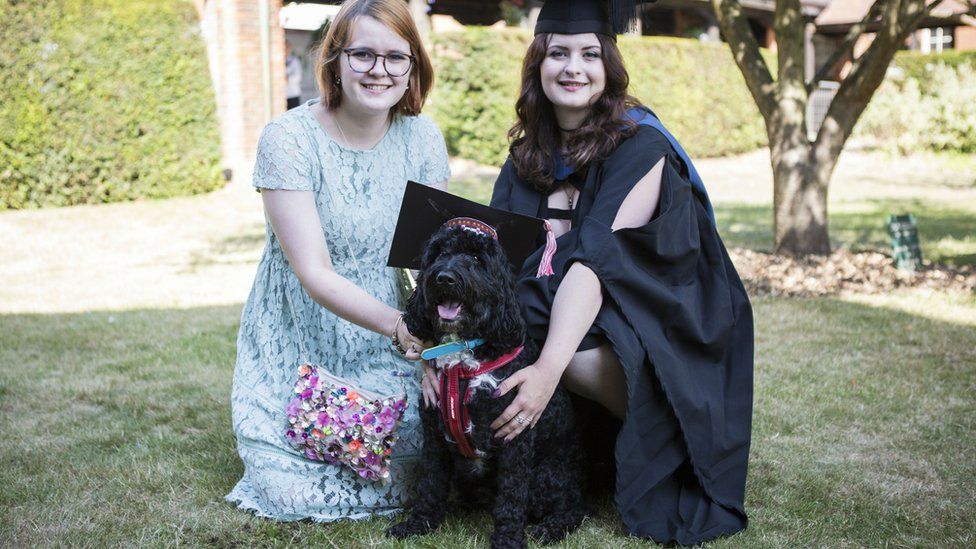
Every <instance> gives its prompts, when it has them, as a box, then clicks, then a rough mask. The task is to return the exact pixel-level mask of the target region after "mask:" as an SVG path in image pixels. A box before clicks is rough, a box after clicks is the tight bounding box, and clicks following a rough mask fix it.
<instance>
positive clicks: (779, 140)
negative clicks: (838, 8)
mask: <svg viewBox="0 0 976 549" xmlns="http://www.w3.org/2000/svg"><path fill="white" fill-rule="evenodd" d="M943 1H944V0H874V1H873V2H872V3H871V4H870V5H869V8H868V13H867V14H866V15H865V16H864V19H863V20H862V21H861V22H860V23H859V24H857V25H855V26H854V27H852V29H851V31H850V32H849V33H848V36H847V37H846V38H845V40H844V43H843V44H842V45H841V46H840V47H839V48H838V49H839V50H847V48H848V47H849V46H850V45H851V44H853V43H854V42H855V40H856V39H857V38H858V37H859V36H860V35H861V34H862V33H863V32H864V31H865V30H866V29H867V28H868V26H869V25H870V24H871V23H873V22H875V21H877V20H878V18H880V26H879V28H878V29H877V31H875V33H874V35H875V36H874V39H873V40H872V42H871V45H870V46H869V47H868V50H867V51H866V52H865V53H864V54H863V55H861V56H860V57H858V58H857V59H856V60H855V62H854V67H853V69H852V70H851V72H850V74H848V76H847V77H845V78H844V80H843V81H842V82H841V84H840V88H839V89H838V91H837V94H836V95H835V96H834V99H833V101H832V102H831V104H830V108H829V109H828V110H827V114H826V115H825V117H824V120H823V124H822V125H821V128H820V132H819V133H818V135H817V138H816V139H815V140H814V141H813V142H812V143H811V142H810V139H809V138H808V137H807V135H806V107H807V103H808V102H809V99H810V98H809V91H810V90H812V89H813V88H814V87H815V86H816V81H817V80H818V77H819V76H822V74H818V77H815V78H813V80H812V81H810V82H807V76H808V74H807V73H808V72H809V69H808V67H807V62H806V61H807V55H808V53H809V52H807V51H806V50H805V47H804V46H805V41H804V33H805V31H806V28H807V25H808V23H807V22H806V21H805V20H804V18H803V15H802V12H801V9H800V8H801V2H800V0H777V1H776V11H775V14H774V16H773V27H774V29H775V32H776V40H777V44H778V47H779V53H778V55H777V62H778V69H779V70H778V71H777V72H778V74H777V79H776V80H774V79H773V78H772V75H771V74H770V71H769V67H767V66H766V62H765V60H764V59H763V57H762V55H761V54H760V52H759V44H758V43H757V42H756V39H755V37H754V36H753V35H752V31H751V29H750V28H749V25H748V21H747V18H746V15H745V13H744V11H743V9H742V6H741V5H740V3H739V0H711V3H712V7H713V9H714V11H715V14H716V17H717V18H718V22H719V26H720V27H721V28H722V33H723V34H724V35H725V38H726V40H728V42H729V48H730V49H731V51H732V56H733V58H734V59H735V62H736V65H738V67H739V70H740V71H741V72H742V75H743V77H745V81H746V86H747V87H748V88H749V92H750V93H751V94H752V97H753V99H754V100H755V102H756V106H758V107H759V112H760V113H761V114H762V117H763V120H764V121H765V123H766V134H767V135H768V136H769V150H770V161H771V164H772V168H773V209H774V236H775V242H774V247H775V250H776V252H777V253H787V254H792V255H804V254H829V253H830V238H829V236H828V232H827V186H828V184H829V183H830V177H831V175H832V174H833V172H834V168H835V167H836V165H837V159H838V157H839V156H840V153H841V151H842V150H843V148H844V143H846V142H847V139H848V138H849V137H850V135H851V132H852V131H853V130H854V124H856V123H857V119H858V117H860V115H861V113H862V112H863V111H864V108H865V107H866V106H867V104H868V102H869V101H870V100H871V97H872V95H874V91H875V90H876V89H877V88H878V86H879V85H880V84H881V81H882V80H883V79H884V75H885V70H886V69H887V67H888V65H889V63H890V62H891V59H892V57H893V56H894V55H895V52H896V51H897V50H898V48H899V47H900V46H901V45H902V44H903V43H904V41H905V38H906V37H907V36H908V35H909V34H910V33H911V32H912V30H914V29H915V28H916V27H917V26H918V24H919V23H920V22H921V21H922V20H923V19H924V18H925V17H926V16H927V15H928V14H929V13H931V10H932V9H933V8H935V7H936V6H938V5H939V4H941V3H942V2H943ZM840 55H842V53H838V54H836V55H835V56H831V59H830V60H828V63H827V65H828V66H826V67H825V68H823V69H821V70H822V71H827V70H830V69H831V68H832V65H833V64H834V63H835V61H836V60H837V59H838V58H839V56H840Z"/></svg>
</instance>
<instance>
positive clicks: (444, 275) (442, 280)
mask: <svg viewBox="0 0 976 549" xmlns="http://www.w3.org/2000/svg"><path fill="white" fill-rule="evenodd" d="M436 280H437V284H438V285H439V286H454V285H455V284H457V282H458V281H457V278H455V277H454V274H453V273H450V272H446V271H441V272H440V273H437V278H436Z"/></svg>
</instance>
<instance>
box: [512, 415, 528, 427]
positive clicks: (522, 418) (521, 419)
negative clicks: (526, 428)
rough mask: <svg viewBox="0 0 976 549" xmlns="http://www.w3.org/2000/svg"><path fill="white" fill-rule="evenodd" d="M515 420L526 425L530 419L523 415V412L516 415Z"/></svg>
mask: <svg viewBox="0 0 976 549" xmlns="http://www.w3.org/2000/svg"><path fill="white" fill-rule="evenodd" d="M515 421H517V422H518V424H519V425H525V424H526V422H528V421H529V420H528V418H525V417H522V414H519V415H517V416H515Z"/></svg>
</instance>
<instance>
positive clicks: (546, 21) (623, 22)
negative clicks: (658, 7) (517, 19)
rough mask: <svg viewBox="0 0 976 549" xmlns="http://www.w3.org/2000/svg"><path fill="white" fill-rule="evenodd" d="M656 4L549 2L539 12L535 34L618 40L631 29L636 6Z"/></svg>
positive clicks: (585, 0)
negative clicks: (592, 34)
mask: <svg viewBox="0 0 976 549" xmlns="http://www.w3.org/2000/svg"><path fill="white" fill-rule="evenodd" d="M655 1H656V0H548V1H547V2H546V3H545V4H544V5H543V6H542V9H541V10H539V17H538V18H537V19H536V23H535V34H542V33H554V34H586V33H590V32H592V33H596V34H603V35H605V36H610V37H615V36H616V35H617V34H620V33H622V32H624V31H626V30H627V29H628V27H629V26H630V24H631V21H633V19H634V17H635V16H636V14H637V6H639V5H640V4H648V3H652V2H655Z"/></svg>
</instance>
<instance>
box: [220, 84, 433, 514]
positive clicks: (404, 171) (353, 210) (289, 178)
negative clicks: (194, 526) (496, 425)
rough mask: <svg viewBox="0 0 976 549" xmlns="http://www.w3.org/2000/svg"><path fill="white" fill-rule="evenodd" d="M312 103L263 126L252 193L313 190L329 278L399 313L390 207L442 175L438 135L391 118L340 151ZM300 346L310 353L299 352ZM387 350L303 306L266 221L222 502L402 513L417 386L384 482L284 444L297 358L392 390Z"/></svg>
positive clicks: (419, 121) (411, 383) (415, 455)
mask: <svg viewBox="0 0 976 549" xmlns="http://www.w3.org/2000/svg"><path fill="white" fill-rule="evenodd" d="M314 102H315V101H314V100H313V101H311V102H309V103H307V104H305V105H301V106H299V107H298V108H295V109H292V110H290V111H288V112H286V113H285V114H283V115H282V116H280V117H278V118H277V119H275V120H274V121H272V122H271V123H270V124H268V125H267V127H265V129H264V131H263V132H262V134H261V138H260V142H259V144H258V152H257V162H256V164H255V167H254V186H255V187H258V188H259V189H260V188H264V189H293V190H311V191H313V192H314V193H315V201H316V205H317V206H318V213H319V219H320V221H321V223H322V227H323V230H324V233H325V237H326V241H327V242H328V245H329V252H330V254H331V256H332V262H333V265H334V266H335V269H336V271H337V272H338V273H339V274H341V275H343V276H345V277H346V278H348V279H349V280H351V281H353V282H354V283H356V284H357V285H359V286H360V287H361V288H363V289H365V290H366V291H367V292H369V293H370V294H371V295H373V296H374V297H376V298H377V299H379V300H381V301H383V302H385V303H388V304H390V305H391V306H393V307H397V308H402V303H400V295H399V293H398V290H397V283H396V275H395V272H394V270H393V269H391V268H388V267H387V266H386V259H387V255H388V253H389V249H390V241H391V240H392V238H393V231H394V227H395V225H396V219H397V215H398V213H399V209H400V200H401V199H402V197H403V190H404V188H405V186H406V183H407V180H413V181H418V182H420V183H426V184H430V183H436V182H441V181H446V180H447V179H448V177H449V175H450V172H449V168H448V163H447V150H446V148H445V146H444V138H443V136H442V135H441V133H440V131H439V130H438V129H437V127H436V126H435V125H434V123H433V122H431V120H430V119H428V118H426V117H424V116H416V117H414V116H397V117H395V119H394V122H393V124H392V125H391V126H390V129H389V131H388V132H387V134H386V136H385V137H384V138H383V139H382V140H381V141H380V142H379V143H378V144H377V145H376V146H375V147H374V148H373V149H371V150H366V151H363V150H352V149H346V148H343V147H342V146H340V145H339V144H338V143H337V142H336V141H334V140H333V139H332V138H331V137H330V136H329V135H328V134H326V133H325V132H324V131H323V130H322V129H321V127H320V126H319V125H318V123H317V122H316V120H315V118H314V117H313V115H312V112H311V110H309V107H310V106H311V105H312V104H314ZM353 256H354V257H353ZM289 302H290V304H291V306H289ZM292 308H294V311H295V316H296V317H297V318H292V312H291V310H292ZM299 338H301V343H304V347H305V348H306V349H307V355H308V356H301V355H302V351H301V347H302V345H301V344H300V339H299ZM388 346H389V339H388V338H387V337H385V336H382V335H379V334H375V333H373V332H370V331H368V330H366V329H363V328H360V327H359V326H356V325H354V324H352V323H350V322H347V321H345V320H343V319H341V318H339V317H338V316H336V315H334V314H333V313H331V312H329V311H328V310H327V309H325V308H324V307H322V306H320V305H318V304H317V303H315V302H314V301H312V299H311V298H310V297H309V296H308V294H306V293H305V291H304V289H303V288H302V286H301V284H300V283H299V281H298V279H297V278H296V276H295V274H294V272H293V271H292V270H291V267H290V266H289V265H288V261H287V260H286V259H285V256H284V254H283V253H282V250H281V246H280V245H279V243H278V240H277V239H276V238H275V235H274V233H273V232H272V230H271V226H270V225H267V229H266V239H265V248H264V253H263V255H262V257H261V261H260V263H259V265H258V270H257V275H256V276H255V279H254V287H253V288H252V289H251V294H250V296H249V297H248V299H247V303H246V304H245V306H244V312H243V315H242V317H241V328H240V332H239V334H238V339H237V363H236V365H235V367H234V381H233V393H232V395H231V406H232V412H233V422H234V433H235V434H236V435H237V449H238V453H239V454H240V457H241V460H242V461H243V462H244V476H243V478H241V480H240V482H238V483H237V486H235V487H234V489H233V490H232V491H231V492H230V493H229V494H227V496H226V499H227V500H228V501H230V502H232V503H235V504H237V505H238V506H239V507H240V508H242V509H247V510H250V511H253V512H255V513H256V514H257V515H259V516H263V517H269V518H274V519H278V520H297V519H304V518H310V519H312V520H316V521H332V520H337V519H343V518H349V519H358V518H365V517H368V516H371V515H385V514H389V513H393V512H396V511H398V510H400V508H401V506H402V505H403V503H404V502H405V499H406V498H407V496H408V495H409V489H410V486H411V484H412V478H413V470H414V465H415V464H416V462H417V460H418V459H419V452H420V446H421V444H422V437H423V435H422V431H421V429H420V421H419V417H418V402H419V401H420V398H419V384H418V383H417V380H416V379H414V378H405V381H406V383H407V393H408V398H409V407H408V408H407V412H406V415H405V417H404V420H403V423H402V424H401V427H400V434H401V435H400V442H399V443H398V444H397V446H396V448H395V450H394V453H393V454H392V458H393V461H392V464H391V468H390V471H391V476H392V477H393V479H394V481H393V482H391V483H390V484H387V485H383V484H379V483H376V482H372V481H367V480H363V479H361V478H359V476H358V475H356V473H355V472H353V471H352V470H350V469H348V468H346V467H344V466H339V465H329V464H325V463H320V462H315V461H310V460H308V459H306V458H305V457H304V456H303V455H301V454H300V453H298V452H297V451H295V450H293V449H292V448H291V447H290V446H289V444H288V442H287V441H286V440H285V437H284V431H285V424H286V421H287V419H286V416H285V412H284V410H285V406H286V404H287V402H288V400H289V398H290V397H291V393H292V389H293V387H294V383H295V380H296V379H297V375H298V374H297V367H298V365H299V364H300V362H301V361H302V360H305V359H307V360H309V361H311V362H312V363H313V364H317V365H320V366H322V367H325V368H326V369H328V370H329V371H330V372H332V373H333V374H335V375H338V376H341V377H344V378H345V379H347V380H349V381H350V382H352V383H355V384H358V385H359V386H361V387H362V388H365V389H368V390H371V391H375V392H377V393H380V394H399V393H400V392H401V391H402V385H401V379H404V378H397V377H395V376H393V375H392V374H391V372H392V371H395V370H401V371H402V370H407V371H411V372H413V371H415V370H416V368H417V367H416V365H414V364H412V363H409V362H406V361H405V360H404V359H402V358H400V357H399V356H395V355H394V354H393V353H391V352H390V351H389V350H388Z"/></svg>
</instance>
